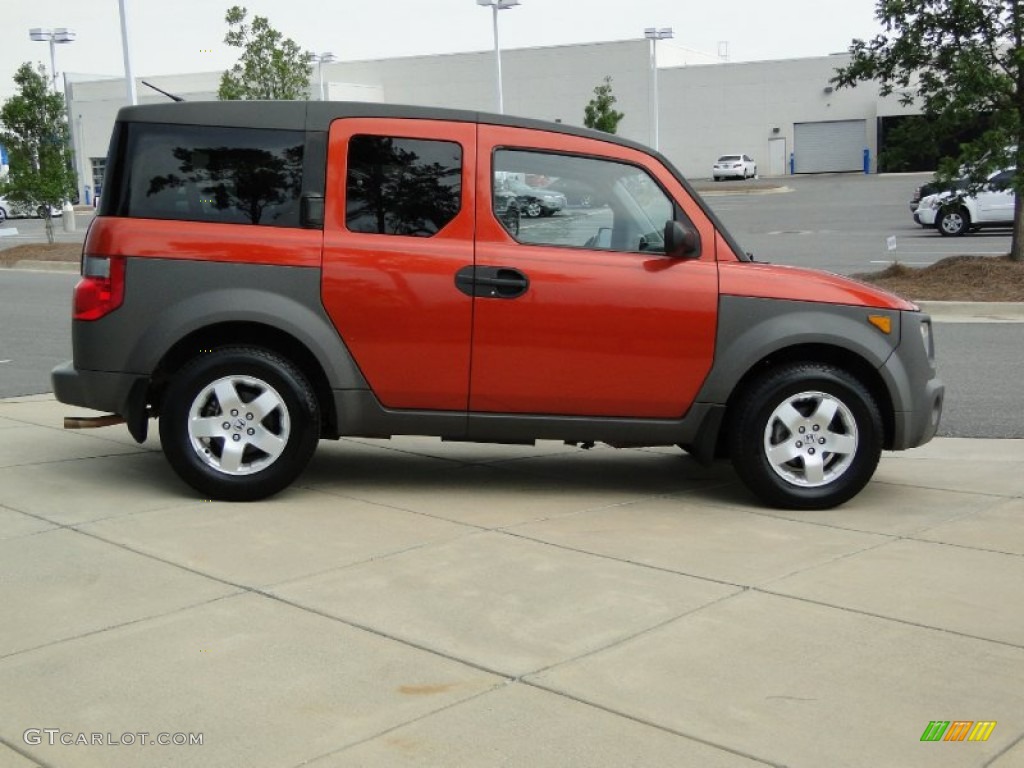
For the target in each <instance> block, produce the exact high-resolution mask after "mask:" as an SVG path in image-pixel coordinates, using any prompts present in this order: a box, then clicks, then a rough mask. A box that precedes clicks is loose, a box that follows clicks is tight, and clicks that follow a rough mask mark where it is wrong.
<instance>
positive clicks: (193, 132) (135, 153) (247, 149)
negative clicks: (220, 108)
mask: <svg viewBox="0 0 1024 768" xmlns="http://www.w3.org/2000/svg"><path fill="white" fill-rule="evenodd" d="M304 140H305V136H304V134H303V133H302V132H301V131H278V130H268V129H257V128H222V127H217V126H194V125H165V124H154V123H131V124H129V125H128V130H127V140H126V146H125V152H124V155H123V163H124V166H125V172H124V177H123V179H122V184H121V189H120V190H119V192H120V193H119V195H118V200H117V202H116V205H115V206H114V210H113V211H111V213H112V214H113V215H117V216H129V217H132V218H149V219H180V220H184V221H206V222H217V223H222V224H259V225H264V226H274V227H298V226H300V218H299V196H300V193H301V190H302V160H303V149H304Z"/></svg>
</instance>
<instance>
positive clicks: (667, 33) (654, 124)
mask: <svg viewBox="0 0 1024 768" xmlns="http://www.w3.org/2000/svg"><path fill="white" fill-rule="evenodd" d="M672 36H673V34H672V27H661V28H658V27H647V28H646V29H645V30H644V37H646V38H647V39H648V40H650V41H651V45H650V53H651V146H653V147H654V148H655V149H658V41H659V40H669V39H670V38H672Z"/></svg>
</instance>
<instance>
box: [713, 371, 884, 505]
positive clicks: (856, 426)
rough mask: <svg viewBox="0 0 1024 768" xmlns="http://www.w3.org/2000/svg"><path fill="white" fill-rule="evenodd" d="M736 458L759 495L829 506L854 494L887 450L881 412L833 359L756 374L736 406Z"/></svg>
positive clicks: (770, 501) (743, 476) (769, 499)
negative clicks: (833, 363) (827, 363)
mask: <svg viewBox="0 0 1024 768" xmlns="http://www.w3.org/2000/svg"><path fill="white" fill-rule="evenodd" d="M736 408H737V411H736V415H735V419H734V421H733V431H732V435H731V437H732V446H731V448H732V461H733V465H734V466H735V467H736V472H737V473H738V474H739V476H740V478H741V479H742V480H743V482H744V483H745V484H746V485H747V487H748V488H750V490H752V491H753V492H754V493H755V494H756V495H757V496H758V497H759V498H760V499H762V500H763V501H765V502H767V503H768V504H771V505H773V506H777V507H784V508H789V509H828V508H831V507H835V506H837V505H839V504H842V503H843V502H845V501H848V500H849V499H851V498H853V497H854V496H855V495H856V494H857V493H858V492H859V491H860V490H861V489H862V488H863V487H864V486H865V485H866V484H867V482H868V480H870V479H871V476H872V475H873V474H874V472H875V468H876V467H877V466H878V460H879V457H880V456H881V453H882V418H881V415H880V413H879V410H878V406H877V404H876V403H875V401H874V398H872V396H871V394H870V393H869V392H868V391H867V389H866V388H865V387H864V385H863V384H861V383H860V382H859V381H858V380H857V379H856V378H854V377H853V376H851V375H850V374H849V373H847V372H846V371H844V370H842V369H840V368H835V367H833V366H830V365H824V364H818V363H802V364H796V365H788V366H785V367H782V368H779V369H777V370H775V371H772V372H771V373H768V374H766V375H765V376H763V377H762V378H760V379H758V380H756V381H755V382H754V383H753V384H752V386H751V387H750V388H749V389H747V391H746V392H745V393H744V394H743V396H742V397H741V398H740V400H739V402H738V403H737V404H736Z"/></svg>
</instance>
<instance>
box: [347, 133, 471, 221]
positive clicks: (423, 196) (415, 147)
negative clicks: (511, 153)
mask: <svg viewBox="0 0 1024 768" xmlns="http://www.w3.org/2000/svg"><path fill="white" fill-rule="evenodd" d="M461 197H462V147H461V146H460V145H459V144H456V143H454V142H450V141H430V140H425V139H402V138H392V137H387V136H353V137H352V139H351V141H350V142H349V152H348V179H347V182H346V217H345V224H346V226H347V227H348V229H349V230H351V231H352V232H372V233H376V234H386V235H412V236H415V237H430V236H431V235H434V234H436V233H437V232H440V231H441V230H442V229H443V228H444V227H445V225H446V224H448V223H449V222H450V221H451V220H452V219H454V218H455V216H456V214H458V212H459V209H460V207H461V203H462V201H461Z"/></svg>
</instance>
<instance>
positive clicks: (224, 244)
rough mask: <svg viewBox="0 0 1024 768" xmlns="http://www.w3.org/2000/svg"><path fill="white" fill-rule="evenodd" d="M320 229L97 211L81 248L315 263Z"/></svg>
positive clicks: (239, 261)
mask: <svg viewBox="0 0 1024 768" xmlns="http://www.w3.org/2000/svg"><path fill="white" fill-rule="evenodd" d="M322 239H323V234H322V233H321V232H320V230H316V229H293V228H288V227H261V226H250V225H244V224H214V223H210V222H198V221H165V220H163V219H123V218H118V217H115V216H98V217H96V219H95V220H94V221H93V223H92V226H91V227H90V228H89V234H88V237H87V238H86V241H85V252H86V253H88V254H93V255H96V256H143V257H154V258H160V259H185V260H194V261H220V262H233V263H236V264H273V265H276V266H286V267H319V266H320V249H321V243H322Z"/></svg>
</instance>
